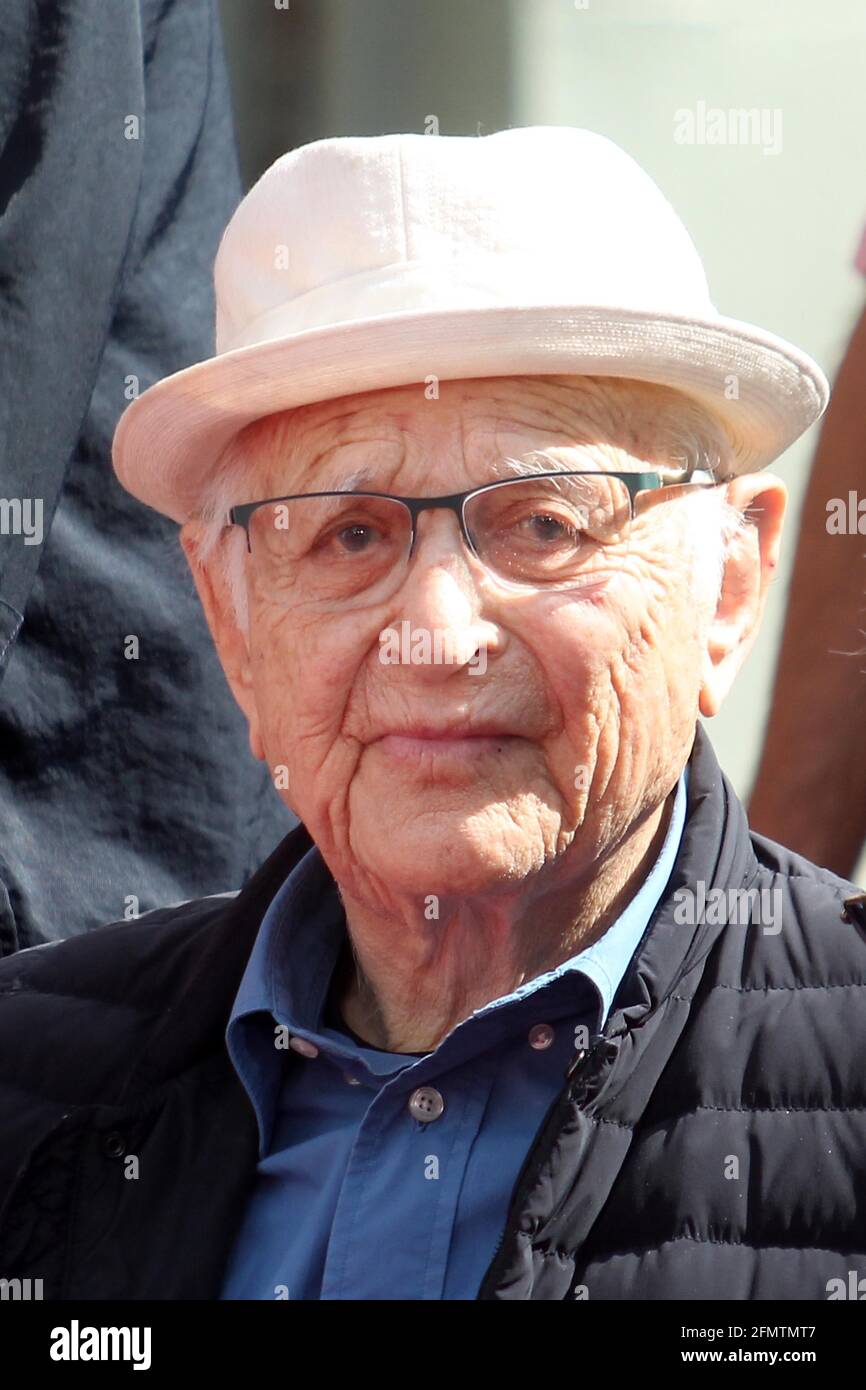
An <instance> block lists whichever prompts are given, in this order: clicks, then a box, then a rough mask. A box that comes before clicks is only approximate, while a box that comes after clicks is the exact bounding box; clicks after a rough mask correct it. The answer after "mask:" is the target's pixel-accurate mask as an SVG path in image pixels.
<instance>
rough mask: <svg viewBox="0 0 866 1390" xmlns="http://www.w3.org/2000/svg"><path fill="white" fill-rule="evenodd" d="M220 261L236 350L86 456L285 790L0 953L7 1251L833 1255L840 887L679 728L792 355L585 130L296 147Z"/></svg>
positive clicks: (766, 549)
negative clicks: (273, 807)
mask: <svg viewBox="0 0 866 1390" xmlns="http://www.w3.org/2000/svg"><path fill="white" fill-rule="evenodd" d="M216 287H217V300H218V306H219V312H218V324H217V348H218V351H217V355H216V356H215V357H214V358H213V359H210V360H208V361H207V362H204V363H199V364H197V365H196V366H194V367H191V368H189V369H187V370H186V371H183V372H180V373H178V374H176V375H175V376H173V377H170V378H167V379H166V380H164V381H163V382H161V383H158V384H157V385H156V386H154V387H152V388H151V389H150V390H149V391H148V392H146V393H145V394H144V395H143V396H142V397H141V398H140V400H139V401H137V402H135V403H134V404H133V405H132V406H131V407H130V409H129V410H128V411H127V413H126V414H125V416H124V417H123V419H122V421H121V424H120V426H119V428H118V432H117V435H116V438H115V450H114V457H115V466H116V468H117V470H118V473H119V475H120V477H121V479H122V481H123V482H124V483H125V485H126V486H127V487H128V488H129V489H130V491H132V492H133V493H134V494H135V495H136V496H138V497H139V498H141V499H142V500H144V501H146V502H148V503H149V504H150V505H152V506H153V507H155V508H157V509H158V510H159V511H161V512H162V513H164V514H166V515H169V516H171V517H173V518H174V519H175V520H176V521H177V522H179V523H181V525H182V527H183V529H182V533H181V535H182V543H183V546H184V549H185V552H186V555H187V558H188V559H189V561H190V564H191V568H192V573H193V575H194V578H195V583H196V585H197V588H198V592H199V595H200V597H201V600H202V604H203V606H204V609H205V612H206V615H207V619H208V622H209V626H210V630H211V633H212V635H213V638H214V641H215V643H216V647H217V649H218V652H219V656H220V659H221V662H222V665H223V669H224V671H225V675H226V678H227V680H228V683H229V685H230V687H231V690H232V691H233V693H234V696H235V698H236V700H237V702H238V704H239V705H240V707H241V709H242V710H243V712H244V714H245V716H246V718H247V721H248V724H249V733H250V743H251V746H252V750H253V752H254V754H255V755H256V756H257V757H258V758H260V759H262V760H264V761H265V762H266V763H267V765H268V766H269V768H270V770H271V774H272V776H273V779H274V784H275V786H276V787H277V788H278V790H279V791H280V793H281V795H282V796H283V798H284V800H285V801H286V803H287V804H288V805H289V806H291V808H292V809H293V810H294V811H295V812H296V813H297V815H298V816H299V818H300V820H301V822H302V824H301V826H300V827H298V828H297V829H296V830H294V831H293V832H292V833H291V834H290V835H289V836H288V837H287V838H286V839H285V840H284V841H283V843H282V844H281V845H280V846H279V847H278V849H277V850H276V851H275V853H274V854H273V855H272V856H271V858H270V859H269V860H268V861H267V862H266V863H265V864H264V866H263V867H262V868H261V869H260V870H259V872H258V873H257V874H256V875H255V876H254V877H253V879H252V880H251V882H250V883H249V884H248V885H247V886H246V887H245V888H243V890H242V891H240V892H239V893H238V894H236V895H225V894H223V895H218V896H216V897H211V898H206V899H204V900H200V901H196V902H191V903H187V904H184V905H181V906H179V907H178V906H175V907H169V908H166V909H163V910H159V911H156V912H153V913H150V914H147V915H146V916H145V917H144V918H142V920H140V921H139V922H123V923H116V924H112V925H109V926H106V927H104V928H101V929H99V930H97V931H95V932H92V933H90V934H89V935H88V936H86V937H84V938H81V939H78V940H74V941H70V942H64V943H60V944H57V945H54V946H51V947H39V948H35V949H33V950H31V951H25V952H22V953H19V955H17V956H16V957H14V958H13V959H12V960H10V961H8V962H4V963H3V965H2V967H0V990H2V1007H0V1057H2V1059H3V1060H2V1063H0V1066H2V1081H0V1127H2V1145H0V1193H2V1202H3V1205H2V1214H0V1273H2V1274H4V1275H5V1276H6V1277H18V1278H22V1279H23V1278H28V1277H29V1278H31V1279H34V1278H41V1279H42V1280H43V1285H44V1289H45V1296H46V1297H53V1298H106V1299H107V1298H133V1299H139V1298H168V1299H177V1298H206V1299H218V1298H223V1299H236V1298H252V1299H282V1298H290V1299H350V1298H361V1299H387V1298H398V1299H413V1300H415V1299H417V1300H423V1299H475V1298H485V1299H564V1298H577V1299H586V1298H589V1299H597V1298H644V1299H659V1298H698V1299H706V1298H712V1297H721V1298H727V1299H745V1298H761V1299H767V1298H790V1299H795V1298H796V1299H826V1298H834V1297H837V1296H847V1292H842V1293H839V1290H845V1291H847V1290H848V1288H849V1283H850V1279H851V1278H852V1271H853V1277H854V1279H855V1280H856V1279H859V1277H860V1276H861V1275H863V1274H866V1207H864V1204H863V1202H862V1197H861V1196H858V1185H859V1187H860V1192H861V1193H862V1183H863V1179H864V1170H866V1157H864V1154H866V1145H864V1142H863V1141H864V1131H863V1123H862V1114H863V1106H864V1083H863V1079H862V1078H863V1068H862V1065H861V1059H862V1056H863V1050H864V1044H866V1024H864V1023H863V1022H862V1019H863V1017H864V1013H863V1005H864V1002H866V996H864V989H866V946H864V944H863V941H862V940H861V937H860V935H859V929H858V926H857V921H858V913H860V905H859V903H858V901H857V899H856V896H855V893H856V890H855V889H854V886H853V885H851V884H847V883H845V882H844V881H842V880H840V879H838V878H836V877H834V876H833V875H832V874H830V873H829V872H826V871H824V870H822V869H820V868H818V867H816V866H814V865H812V864H810V863H808V862H806V861H805V860H803V859H800V858H798V857H796V856H794V855H792V854H790V853H789V852H787V851H786V850H785V849H783V848H781V847H780V846H778V845H776V844H773V843H771V842H770V841H767V840H763V839H761V838H760V837H757V836H751V835H750V833H749V830H748V826H747V823H746V820H745V816H744V813H743V810H742V807H741V806H740V804H739V802H738V801H737V798H736V796H735V795H734V793H733V791H732V789H731V787H730V785H729V784H728V782H727V781H726V779H725V778H724V776H723V775H722V773H721V771H720V769H719V766H718V764H717V762H716V760H715V757H714V755H713V752H712V749H711V747H710V744H709V742H708V740H707V737H706V735H705V733H704V732H703V730H702V728H701V727H700V726H699V725H698V724H697V719H698V716H699V715H704V716H711V715H713V714H714V713H715V712H716V710H717V709H718V708H719V706H720V704H721V702H722V700H723V699H724V697H725V694H726V692H727V691H728V689H729V688H730V686H731V684H732V682H733V680H734V678H735V676H736V674H737V672H738V670H739V668H740V667H741V665H742V663H743V661H744V659H745V657H746V654H747V652H748V650H749V648H750V647H751V645H752V643H753V641H754V639H755V635H756V632H757V630H758V626H759V623H760V619H761V614H762V610H763V607H764V602H765V598H766V594H767V589H768V586H769V584H770V582H771V580H772V577H773V574H774V571H775V567H776V564H777V557H778V549H779V538H780V531H781V525H782V517H783V513H784V509H785V489H784V485H783V483H782V482H781V481H780V480H779V479H778V478H777V477H775V476H773V475H772V474H769V473H767V472H764V471H762V468H763V466H764V465H765V464H767V463H769V462H770V461H772V459H774V458H775V457H777V456H778V454H779V453H781V452H782V450H783V449H784V448H785V447H786V446H787V445H788V444H789V443H790V442H791V441H792V440H793V439H795V438H796V437H797V436H798V435H799V434H800V433H802V431H803V430H804V429H805V428H806V427H807V426H808V425H809V424H810V423H811V422H812V421H813V420H815V419H816V418H817V417H818V416H819V414H820V413H821V411H822V409H823V407H824V405H825V403H826V382H825V381H824V378H823V377H822V375H821V372H820V370H819V369H818V368H817V367H816V366H815V365H814V363H812V362H811V361H810V360H809V359H808V358H806V357H805V356H804V355H803V354H801V353H800V352H798V351H797V350H796V349H795V348H793V347H791V346H790V345H789V344H787V343H785V342H783V341H781V340H780V339H778V338H775V337H772V336H771V335H769V334H767V333H764V332H762V331H760V330H758V329H755V328H752V327H750V326H749V325H747V324H743V323H739V322H736V321H734V320H731V319H726V318H723V317H722V316H721V315H719V314H718V313H717V311H716V310H715V309H714V308H713V306H712V304H711V302H710V300H709V295H708V291H707V287H706V282H705V279H704V276H703V271H702V269H701V264H700V261H699V259H698V257H697V254H696V252H695V250H694V248H693V246H692V244H691V242H690V241H689V239H688V236H687V234H686V232H685V230H684V229H683V227H682V225H681V223H680V222H679V220H678V219H677V217H676V215H675V214H674V213H673V211H672V209H671V208H670V207H669V205H668V204H667V203H666V202H665V200H664V199H663V197H662V196H661V194H660V193H659V192H658V190H657V189H656V188H655V186H654V184H653V183H652V182H651V181H650V180H649V179H648V178H647V176H646V175H645V174H643V173H642V171H641V170H640V169H639V168H638V167H637V166H636V165H635V164H634V163H633V162H632V161H631V160H630V159H629V158H628V157H627V156H626V155H624V154H623V153H622V152H621V151H620V150H618V149H617V148H616V147H615V146H613V145H611V144H610V143H609V142H608V141H606V140H604V139H602V138H600V137H598V136H595V135H592V134H590V133H588V132H584V131H579V130H571V129H568V128H552V129H546V128H529V129H518V130H509V131H504V132H501V133H499V134H497V135H493V136H489V137H482V138H478V139H475V138H470V139H465V138H432V137H422V136H415V135H405V136H404V135H400V136H384V137H378V138H374V139H337V140H328V141H322V142H317V143H316V144H313V145H311V146H308V147H305V148H303V149H300V150H297V151H295V152H293V153H291V154H289V155H287V156H285V157H284V158H282V159H281V160H279V161H278V162H277V163H276V164H275V165H274V166H273V167H272V168H271V169H270V170H269V171H268V172H267V173H266V174H265V175H264V176H263V178H262V179H261V180H260V181H259V183H258V184H257V185H256V186H255V187H254V188H253V189H252V190H251V192H250V193H249V194H248V195H247V197H246V199H245V200H244V202H243V203H242V204H241V206H240V207H239V209H238V210H237V212H236V213H235V216H234V218H233V219H232V222H231V223H230V225H229V227H228V229H227V232H226V234H225V237H224V239H223V242H222V245H221V248H220V253H219V256H218V258H217V265H216ZM794 751H795V750H792V754H793V752H794ZM166 775H167V776H170V775H172V770H171V769H166ZM118 790H119V794H121V795H122V794H123V791H122V782H121V783H120V785H119V789H118ZM209 814H210V808H209V807H208V805H207V804H202V805H201V807H200V815H201V817H202V818H206V817H207V816H208V815H209Z"/></svg>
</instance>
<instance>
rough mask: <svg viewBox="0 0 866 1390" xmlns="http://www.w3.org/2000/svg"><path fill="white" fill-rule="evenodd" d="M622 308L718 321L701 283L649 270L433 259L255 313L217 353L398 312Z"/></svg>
mask: <svg viewBox="0 0 866 1390" xmlns="http://www.w3.org/2000/svg"><path fill="white" fill-rule="evenodd" d="M491 306H498V307H500V308H540V307H542V306H550V307H552V308H555V309H559V310H562V309H569V310H574V309H576V308H580V307H582V306H586V307H587V308H590V307H593V308H607V309H620V310H622V311H624V312H629V311H631V312H644V313H660V314H664V315H669V314H683V315H685V316H694V317H696V318H699V319H707V318H709V319H712V318H715V317H716V313H717V311H716V309H715V308H714V306H713V304H712V303H711V302H710V299H709V297H708V295H707V293H706V287H705V284H704V285H695V286H693V287H691V291H690V292H688V293H687V292H684V290H683V288H682V286H678V287H675V286H673V285H671V284H665V283H664V282H663V280H662V277H661V276H658V277H653V276H648V275H647V271H646V267H644V266H640V267H632V273H631V274H629V273H628V271H627V268H625V267H623V266H622V265H619V266H618V267H617V268H616V272H615V274H611V273H610V271H609V270H607V268H602V267H599V266H598V265H597V264H596V265H589V264H585V263H584V264H583V265H577V264H576V265H575V266H574V267H572V268H571V272H570V273H569V275H568V278H567V279H566V277H565V276H564V274H563V267H562V263H561V262H559V261H555V260H554V262H553V263H551V262H549V261H547V260H545V259H544V258H542V257H538V256H532V257H530V256H522V255H521V256H518V255H514V254H509V255H501V254H495V253H491V254H489V255H485V256H471V255H461V256H460V257H459V258H458V257H456V256H453V257H448V258H447V259H446V258H443V259H441V260H436V261H430V260H424V261H395V262H393V263H392V264H391V265H384V266H376V267H374V268H373V269H372V270H366V271H361V272H360V273H359V274H357V275H352V276H349V277H347V278H345V279H341V280H336V281H334V282H332V283H330V284H326V285H318V286H316V288H315V289H312V290H307V291H306V292H305V293H303V294H299V295H296V296H295V297H294V298H290V299H286V300H285V301H284V302H283V303H281V304H276V305H274V306H273V307H272V308H270V309H266V310H265V311H264V312H263V313H261V314H257V315H256V316H255V318H253V319H251V320H250V321H249V322H248V323H247V324H246V325H245V327H244V328H242V329H241V330H240V331H239V332H237V333H235V334H233V335H232V336H230V337H229V336H228V335H227V334H226V332H225V329H224V328H222V327H221V326H220V325H219V323H218V325H217V355H221V354H222V353H225V352H233V351H235V350H236V349H237V348H245V347H251V346H252V345H254V344H257V343H266V342H271V341H273V340H275V339H279V338H288V337H292V336H293V335H295V334H297V333H305V332H309V331H310V330H312V329H316V328H330V327H333V326H335V325H336V324H339V323H353V322H359V321H363V320H366V319H374V318H380V317H383V316H385V315H392V314H400V313H430V312H437V311H442V312H448V311H454V310H465V309H482V308H489V307H491Z"/></svg>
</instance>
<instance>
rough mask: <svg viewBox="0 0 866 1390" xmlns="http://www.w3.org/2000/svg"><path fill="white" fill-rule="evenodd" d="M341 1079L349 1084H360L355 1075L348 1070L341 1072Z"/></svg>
mask: <svg viewBox="0 0 866 1390" xmlns="http://www.w3.org/2000/svg"><path fill="white" fill-rule="evenodd" d="M343 1080H344V1081H345V1082H347V1083H348V1084H349V1085H350V1086H360V1084H361V1083H360V1081H359V1080H358V1078H357V1076H353V1075H352V1073H351V1072H348V1071H344V1072H343Z"/></svg>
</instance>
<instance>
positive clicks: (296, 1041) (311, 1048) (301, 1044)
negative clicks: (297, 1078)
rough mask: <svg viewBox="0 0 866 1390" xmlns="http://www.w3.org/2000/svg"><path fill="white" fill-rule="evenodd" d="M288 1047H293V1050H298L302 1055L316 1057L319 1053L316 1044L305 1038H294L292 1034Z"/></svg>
mask: <svg viewBox="0 0 866 1390" xmlns="http://www.w3.org/2000/svg"><path fill="white" fill-rule="evenodd" d="M289 1047H292V1048H294V1050H295V1052H300V1054H301V1056H302V1057H318V1055H319V1049H318V1048H317V1047H316V1044H315V1043H311V1042H307V1039H306V1038H296V1037H295V1036H294V1035H292V1037H290V1038H289Z"/></svg>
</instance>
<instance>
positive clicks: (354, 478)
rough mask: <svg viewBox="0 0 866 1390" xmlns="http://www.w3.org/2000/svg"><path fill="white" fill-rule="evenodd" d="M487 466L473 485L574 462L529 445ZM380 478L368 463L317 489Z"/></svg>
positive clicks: (359, 485)
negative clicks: (517, 454) (518, 453)
mask: <svg viewBox="0 0 866 1390" xmlns="http://www.w3.org/2000/svg"><path fill="white" fill-rule="evenodd" d="M488 467H489V469H490V472H491V474H492V475H493V476H492V477H491V478H488V479H483V480H481V481H480V482H479V483H478V484H477V486H479V487H483V486H484V482H492V481H495V479H496V478H499V477H514V476H518V477H519V476H521V475H524V474H527V475H530V476H531V475H532V474H535V473H565V472H571V471H574V464H573V462H572V461H571V460H562V459H557V458H553V457H551V456H550V455H549V454H548V452H547V450H546V449H532V450H530V451H529V452H528V453H527V454H525V455H523V456H521V457H519V458H511V457H507V458H497V459H493V460H491V461H490V462H489V464H488ZM586 471H587V472H595V471H596V469H592V468H587V469H586ZM380 483H381V480H380V478H379V477H378V473H377V470H376V469H375V468H370V467H366V466H365V467H362V468H355V469H353V470H352V472H351V473H347V474H343V475H341V477H339V478H337V479H333V480H330V481H329V480H328V479H324V478H323V479H322V480H321V487H319V488H317V489H316V491H318V492H354V491H355V490H356V489H357V490H359V491H365V490H366V489H367V488H369V489H370V490H371V491H374V492H375V491H381V486H377V484H380Z"/></svg>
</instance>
